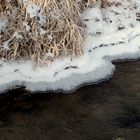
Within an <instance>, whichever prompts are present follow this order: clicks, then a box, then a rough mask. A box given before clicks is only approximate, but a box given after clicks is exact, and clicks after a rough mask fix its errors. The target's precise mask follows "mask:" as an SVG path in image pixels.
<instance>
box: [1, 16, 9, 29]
mask: <svg viewBox="0 0 140 140" xmlns="http://www.w3.org/2000/svg"><path fill="white" fill-rule="evenodd" d="M7 24H8V20H7V18H6V17H3V18H0V32H1V31H3V30H5V29H6V26H7Z"/></svg>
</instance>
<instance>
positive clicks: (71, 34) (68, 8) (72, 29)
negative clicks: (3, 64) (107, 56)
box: [0, 0, 94, 63]
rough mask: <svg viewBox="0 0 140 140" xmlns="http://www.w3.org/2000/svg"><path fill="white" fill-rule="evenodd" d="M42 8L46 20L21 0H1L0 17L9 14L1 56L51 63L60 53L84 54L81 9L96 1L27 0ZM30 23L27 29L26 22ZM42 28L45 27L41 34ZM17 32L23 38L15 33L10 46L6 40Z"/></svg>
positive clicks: (0, 43)
mask: <svg viewBox="0 0 140 140" xmlns="http://www.w3.org/2000/svg"><path fill="white" fill-rule="evenodd" d="M28 2H29V3H30V2H33V3H35V4H36V5H38V6H40V7H41V9H43V13H42V14H43V15H44V16H45V17H46V19H47V20H46V23H45V24H43V25H41V24H40V22H39V19H38V17H34V18H31V17H30V15H29V14H27V10H26V5H24V4H23V3H21V2H19V0H4V1H3V0H0V3H1V5H0V19H1V18H2V17H7V18H8V23H9V24H8V26H7V29H6V30H4V31H1V32H0V58H5V59H6V60H32V61H35V62H37V63H49V62H50V61H53V60H54V59H55V58H57V57H59V56H65V55H67V56H68V55H70V56H72V57H75V56H80V55H82V44H83V34H84V30H83V25H82V23H81V21H80V12H81V11H82V10H83V9H85V8H87V7H90V6H91V5H93V4H94V0H81V1H79V2H78V0H28ZM25 22H26V23H27V24H28V26H29V27H30V30H29V31H25V27H24V24H23V23H25ZM40 29H43V30H44V31H46V32H45V33H44V34H40ZM15 32H18V34H20V35H21V36H22V38H16V37H13V38H12V39H11V40H10V42H9V49H5V48H4V47H3V43H4V42H5V41H7V40H9V39H10V38H11V36H12V35H13V34H14V33H15Z"/></svg>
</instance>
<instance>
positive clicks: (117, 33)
mask: <svg viewBox="0 0 140 140" xmlns="http://www.w3.org/2000/svg"><path fill="white" fill-rule="evenodd" d="M119 1H121V0H119ZM130 5H131V8H130ZM134 7H137V8H134ZM139 9H140V4H139V1H138V0H132V2H131V3H130V2H127V1H123V2H122V5H121V6H118V7H115V6H114V7H110V8H108V9H102V10H101V9H100V8H98V7H96V8H92V9H89V10H87V11H86V12H84V13H83V14H82V19H83V22H84V23H85V24H86V26H87V28H86V34H85V41H84V48H85V49H84V55H83V56H82V57H80V58H74V59H71V58H59V59H57V60H55V61H54V62H53V63H52V64H51V65H50V66H48V67H47V66H44V67H36V68H34V65H33V63H32V62H31V61H26V62H24V61H20V62H4V61H3V60H1V61H0V91H1V92H2V91H4V90H6V89H8V88H12V87H13V86H15V85H23V86H25V87H26V89H27V90H30V91H49V90H52V91H57V90H64V91H71V90H73V89H76V88H77V87H78V86H79V85H82V84H84V83H91V82H98V81H100V80H103V79H105V78H108V77H110V76H112V75H113V72H114V70H115V66H114V65H113V64H112V61H113V60H117V59H122V60H123V59H136V58H140V22H139V21H138V20H137V16H136V13H137V12H139ZM33 15H34V14H33ZM50 39H51V37H50Z"/></svg>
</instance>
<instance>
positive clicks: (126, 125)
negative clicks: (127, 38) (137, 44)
mask: <svg viewBox="0 0 140 140" xmlns="http://www.w3.org/2000/svg"><path fill="white" fill-rule="evenodd" d="M116 66H117V68H116V69H117V70H116V72H115V74H114V77H113V78H111V79H110V80H109V81H106V82H103V83H101V84H98V85H90V86H84V87H82V88H80V89H79V90H78V91H76V92H75V93H73V94H69V95H64V94H53V93H50V94H35V95H31V94H30V93H28V92H26V91H24V88H21V89H15V90H12V91H9V92H8V93H6V94H1V95H0V140H139V139H140V61H135V62H125V63H118V64H116Z"/></svg>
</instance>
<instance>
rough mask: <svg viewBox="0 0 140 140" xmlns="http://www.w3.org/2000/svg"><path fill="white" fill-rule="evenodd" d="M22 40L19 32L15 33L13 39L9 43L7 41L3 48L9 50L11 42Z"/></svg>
mask: <svg viewBox="0 0 140 140" xmlns="http://www.w3.org/2000/svg"><path fill="white" fill-rule="evenodd" d="M15 38H16V39H22V35H20V34H19V33H18V32H15V33H14V34H13V35H12V37H11V38H10V39H8V40H7V41H5V42H4V43H3V46H2V47H3V48H4V49H7V50H8V49H9V47H10V45H11V44H10V42H12V41H13V40H14V39H15Z"/></svg>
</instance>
